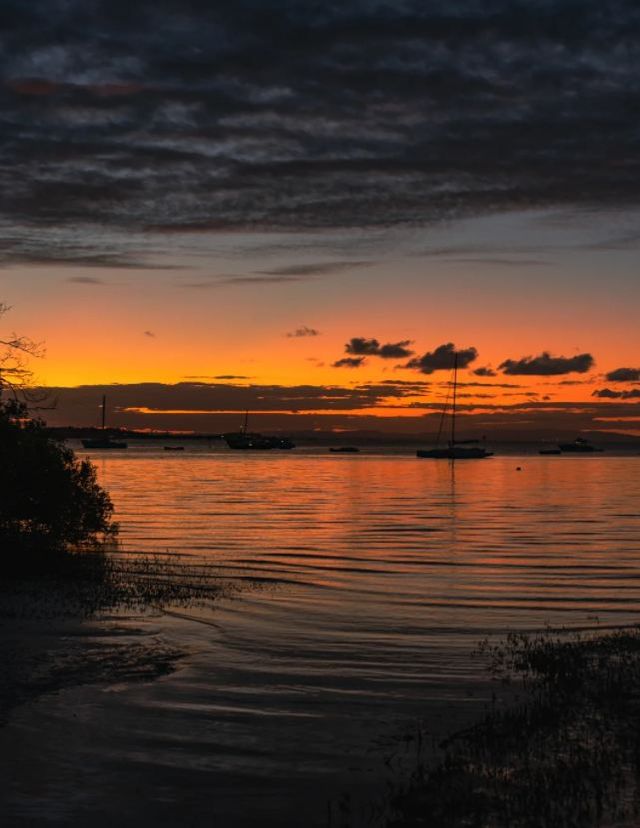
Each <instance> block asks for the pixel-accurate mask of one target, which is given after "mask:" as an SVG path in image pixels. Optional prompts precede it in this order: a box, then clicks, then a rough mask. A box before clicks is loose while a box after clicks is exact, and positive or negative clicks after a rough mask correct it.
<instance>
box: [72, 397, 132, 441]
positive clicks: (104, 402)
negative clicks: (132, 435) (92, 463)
mask: <svg viewBox="0 0 640 828" xmlns="http://www.w3.org/2000/svg"><path fill="white" fill-rule="evenodd" d="M106 411H107V398H106V396H105V395H104V394H103V396H102V435H103V436H102V437H87V438H86V439H85V440H82V445H83V446H84V447H85V448H86V449H126V448H127V444H126V443H123V442H122V441H121V440H114V439H113V438H112V437H111V436H110V435H109V434H107V433H106V431H105V419H106Z"/></svg>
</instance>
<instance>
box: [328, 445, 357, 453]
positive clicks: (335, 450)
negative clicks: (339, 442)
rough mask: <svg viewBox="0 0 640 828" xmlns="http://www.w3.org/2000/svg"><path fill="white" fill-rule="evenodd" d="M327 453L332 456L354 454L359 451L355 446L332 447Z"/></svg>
mask: <svg viewBox="0 0 640 828" xmlns="http://www.w3.org/2000/svg"><path fill="white" fill-rule="evenodd" d="M329 451H332V452H333V453H334V454H355V453H356V452H358V451H360V449H359V448H358V447H357V446H332V447H331V448H330V449H329Z"/></svg>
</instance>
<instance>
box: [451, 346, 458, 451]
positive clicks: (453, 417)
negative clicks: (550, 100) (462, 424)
mask: <svg viewBox="0 0 640 828" xmlns="http://www.w3.org/2000/svg"><path fill="white" fill-rule="evenodd" d="M457 386H458V352H457V351H456V352H455V353H454V355H453V404H452V406H451V448H453V447H454V446H455V444H456V389H457Z"/></svg>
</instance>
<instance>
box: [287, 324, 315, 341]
mask: <svg viewBox="0 0 640 828" xmlns="http://www.w3.org/2000/svg"><path fill="white" fill-rule="evenodd" d="M285 336H287V337H289V338H290V339H300V338H302V337H305V336H320V331H317V330H316V329H315V328H309V327H307V325H302V326H301V327H300V328H296V329H295V331H289V333H286V334H285Z"/></svg>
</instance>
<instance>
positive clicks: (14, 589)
mask: <svg viewBox="0 0 640 828" xmlns="http://www.w3.org/2000/svg"><path fill="white" fill-rule="evenodd" d="M236 588H237V586H236V585H235V584H234V582H233V581H231V580H229V579H224V578H220V577H218V576H217V574H216V571H215V569H212V568H211V567H210V566H206V565H204V564H202V565H199V564H197V563H192V562H186V563H185V562H183V561H181V560H180V559H179V558H177V557H176V556H172V555H169V554H167V555H142V554H136V555H125V554H114V553H113V552H111V551H109V550H108V549H105V547H100V546H94V547H93V548H91V549H84V550H81V551H75V552H71V551H67V550H60V551H51V550H50V551H48V552H46V553H45V552H30V553H28V554H26V555H22V556H21V557H20V560H19V562H18V563H16V562H13V563H12V564H11V566H10V567H7V568H5V573H4V577H3V578H2V579H0V618H2V617H4V618H20V617H29V618H46V617H50V616H69V617H77V618H89V617H93V616H95V615H98V614H100V613H105V612H111V611H116V610H127V611H129V612H144V611H147V610H150V609H156V610H157V609H164V608H168V607H171V606H179V607H185V606H193V605H196V604H198V605H203V604H208V603H211V602H213V601H215V600H216V599H218V598H220V597H221V596H222V595H229V594H230V593H232V592H233V591H234V590H235V589H236Z"/></svg>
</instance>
